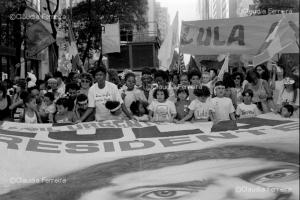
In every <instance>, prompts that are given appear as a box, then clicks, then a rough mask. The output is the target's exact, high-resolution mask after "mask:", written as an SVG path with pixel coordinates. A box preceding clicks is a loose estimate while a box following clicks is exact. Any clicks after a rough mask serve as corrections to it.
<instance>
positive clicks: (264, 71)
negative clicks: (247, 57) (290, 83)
mask: <svg viewBox="0 0 300 200" xmlns="http://www.w3.org/2000/svg"><path fill="white" fill-rule="evenodd" d="M255 71H256V72H257V73H258V74H259V77H260V78H261V79H263V80H265V81H267V82H268V83H269V81H270V73H269V70H268V68H267V67H266V66H265V65H257V66H256V67H255Z"/></svg>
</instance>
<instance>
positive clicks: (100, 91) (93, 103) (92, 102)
mask: <svg viewBox="0 0 300 200" xmlns="http://www.w3.org/2000/svg"><path fill="white" fill-rule="evenodd" d="M106 73H107V72H106V68H105V67H99V68H97V69H96V70H95V71H94V77H95V80H96V81H97V83H95V84H94V85H92V86H91V87H90V89H89V92H88V102H89V105H88V109H87V111H86V112H85V113H84V115H83V116H82V117H81V118H80V120H79V122H82V121H84V120H85V119H86V118H87V117H88V116H89V115H90V114H91V113H92V112H93V111H94V110H96V114H95V118H96V121H103V120H108V119H110V118H112V115H111V113H110V111H109V110H108V109H107V108H106V107H105V103H106V102H107V101H108V100H110V101H118V102H120V103H121V107H122V110H123V112H124V113H125V115H126V116H127V117H128V118H129V119H131V118H132V117H131V115H130V113H129V112H128V110H127V108H126V106H125V105H124V103H123V100H122V98H121V95H120V93H119V90H118V87H117V86H116V85H115V84H113V83H111V82H108V81H106Z"/></svg>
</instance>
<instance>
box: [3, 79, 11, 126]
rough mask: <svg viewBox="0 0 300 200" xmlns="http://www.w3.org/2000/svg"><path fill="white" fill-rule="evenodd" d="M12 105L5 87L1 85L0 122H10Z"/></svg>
mask: <svg viewBox="0 0 300 200" xmlns="http://www.w3.org/2000/svg"><path fill="white" fill-rule="evenodd" d="M10 104H11V99H10V97H9V96H8V95H7V90H6V88H5V86H4V85H1V84H0V113H1V114H0V121H8V120H9V119H10V114H11V112H10V110H9V106H10Z"/></svg>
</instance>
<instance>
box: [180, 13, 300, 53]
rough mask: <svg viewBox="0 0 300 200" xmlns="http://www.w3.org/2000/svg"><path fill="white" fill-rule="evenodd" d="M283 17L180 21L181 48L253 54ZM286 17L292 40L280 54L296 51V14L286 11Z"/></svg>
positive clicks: (199, 51)
mask: <svg viewBox="0 0 300 200" xmlns="http://www.w3.org/2000/svg"><path fill="white" fill-rule="evenodd" d="M282 16H283V15H261V16H250V17H241V18H230V19H215V20H200V21H183V22H182V26H181V35H180V51H181V52H182V53H187V54H192V55H218V54H227V53H230V54H237V55H241V54H245V55H255V54H257V53H258V50H259V48H260V47H261V45H262V44H263V43H264V42H265V40H266V39H267V37H268V36H269V34H270V33H272V31H273V30H274V28H275V27H276V25H277V23H278V21H279V20H280V19H281V18H282ZM286 18H287V20H288V22H289V25H290V29H289V31H291V32H292V34H291V35H293V36H295V37H293V40H295V43H293V44H292V45H290V46H288V47H287V48H285V49H284V50H283V51H282V53H299V47H298V45H299V13H292V14H286ZM297 40H298V41H297ZM297 43H298V44H297Z"/></svg>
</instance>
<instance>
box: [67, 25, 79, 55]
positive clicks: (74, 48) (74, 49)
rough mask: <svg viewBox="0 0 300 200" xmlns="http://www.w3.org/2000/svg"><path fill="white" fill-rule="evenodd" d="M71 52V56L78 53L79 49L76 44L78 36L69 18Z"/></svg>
mask: <svg viewBox="0 0 300 200" xmlns="http://www.w3.org/2000/svg"><path fill="white" fill-rule="evenodd" d="M69 43H70V46H69V54H70V56H74V57H75V56H76V55H77V54H78V49H77V45H76V38H75V35H74V32H73V27H72V24H71V21H70V20H69Z"/></svg>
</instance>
